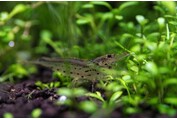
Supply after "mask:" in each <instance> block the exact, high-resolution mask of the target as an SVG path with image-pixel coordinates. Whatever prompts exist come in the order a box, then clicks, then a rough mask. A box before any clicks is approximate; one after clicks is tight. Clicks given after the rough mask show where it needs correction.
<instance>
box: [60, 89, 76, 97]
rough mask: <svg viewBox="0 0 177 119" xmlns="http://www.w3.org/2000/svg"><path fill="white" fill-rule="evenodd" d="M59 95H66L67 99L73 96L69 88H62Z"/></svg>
mask: <svg viewBox="0 0 177 119" xmlns="http://www.w3.org/2000/svg"><path fill="white" fill-rule="evenodd" d="M57 94H59V95H64V96H66V97H72V96H73V93H72V91H71V89H69V88H60V89H58V91H57Z"/></svg>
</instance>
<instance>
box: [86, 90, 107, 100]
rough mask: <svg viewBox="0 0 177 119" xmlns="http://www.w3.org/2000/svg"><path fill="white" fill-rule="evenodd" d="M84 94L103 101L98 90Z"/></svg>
mask: <svg viewBox="0 0 177 119" xmlns="http://www.w3.org/2000/svg"><path fill="white" fill-rule="evenodd" d="M86 96H89V97H93V98H96V99H98V100H100V101H102V102H104V99H103V98H102V96H101V93H100V92H98V91H97V92H96V93H87V94H86Z"/></svg>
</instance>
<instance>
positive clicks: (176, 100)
mask: <svg viewBox="0 0 177 119" xmlns="http://www.w3.org/2000/svg"><path fill="white" fill-rule="evenodd" d="M164 101H165V102H166V103H168V104H172V105H174V106H177V97H167V98H165V99H164Z"/></svg>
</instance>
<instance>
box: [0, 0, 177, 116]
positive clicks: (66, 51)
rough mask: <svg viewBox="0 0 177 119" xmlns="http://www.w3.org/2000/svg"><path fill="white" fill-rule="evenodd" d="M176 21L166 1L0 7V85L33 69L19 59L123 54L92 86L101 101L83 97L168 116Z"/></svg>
mask: <svg viewBox="0 0 177 119" xmlns="http://www.w3.org/2000/svg"><path fill="white" fill-rule="evenodd" d="M176 19H177V17H176V2H172V1H171V2H101V1H99V2H96V1H95V2H94V1H92V2H11V3H10V4H9V3H7V2H1V8H0V81H1V82H4V81H14V79H19V78H23V77H24V76H29V75H30V74H31V73H35V72H36V71H37V69H36V67H35V66H27V65H24V64H22V63H21V61H24V60H31V59H36V58H38V57H41V56H48V57H79V58H86V59H92V58H94V57H97V56H100V55H102V54H108V53H116V54H118V53H120V52H122V51H123V49H126V50H128V51H130V52H133V53H134V55H131V56H130V57H128V58H126V59H125V60H123V61H121V63H120V62H118V63H117V68H116V69H115V71H116V72H117V76H116V77H113V79H112V80H111V81H110V82H100V83H99V84H98V86H100V87H102V88H103V89H104V90H105V92H104V95H105V99H104V98H103V97H102V95H101V96H98V93H93V94H91V95H89V97H92V98H97V99H101V100H102V103H101V105H102V106H101V107H104V106H103V105H105V102H106V104H108V105H109V103H112V104H115V105H119V104H124V105H125V107H126V108H125V110H124V111H125V113H136V112H139V109H138V108H139V107H138V106H139V105H140V104H143V103H148V104H149V105H151V106H152V107H153V108H156V109H158V110H159V112H161V113H167V114H169V115H170V116H174V115H175V114H176V106H177V103H176V102H177V97H176V94H177V89H176V86H177V78H176V77H177V73H176V72H177V68H176V65H177V61H176V59H177V49H176V47H177V42H176V28H177V22H176ZM15 81H16V80H15ZM40 86H41V88H43V87H42V86H44V85H43V84H40ZM60 86H62V85H60ZM44 87H45V86H44ZM116 92H119V93H120V92H123V94H121V96H120V97H119V96H116V97H119V98H118V99H119V101H117V100H115V98H111V97H112V96H113V95H116ZM96 94H97V95H96ZM98 97H99V98H98ZM113 97H114V96H113ZM102 98H103V99H102ZM110 100H111V102H110ZM93 102H94V101H93ZM86 103H89V102H86ZM94 104H95V103H94ZM94 104H93V105H94ZM82 105H84V106H85V103H84V104H82ZM87 105H88V104H87ZM108 105H107V106H108ZM84 106H83V107H84ZM95 107H96V106H95ZM110 107H112V108H116V107H114V106H110ZM81 109H83V108H82V107H81ZM94 109H97V108H94ZM91 112H92V111H91ZM91 112H90V113H91ZM92 113H93V112H92Z"/></svg>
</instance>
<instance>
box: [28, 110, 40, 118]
mask: <svg viewBox="0 0 177 119" xmlns="http://www.w3.org/2000/svg"><path fill="white" fill-rule="evenodd" d="M41 114H42V110H41V109H39V108H36V109H34V110H33V111H32V113H31V116H32V117H33V118H38V117H40V116H41Z"/></svg>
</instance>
